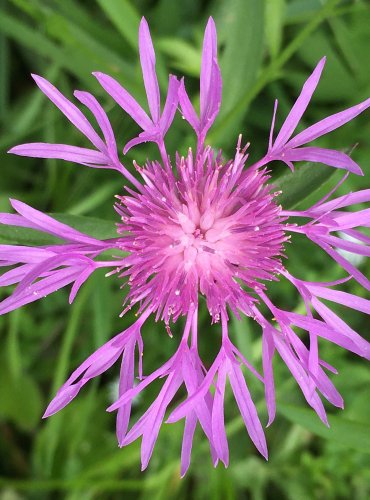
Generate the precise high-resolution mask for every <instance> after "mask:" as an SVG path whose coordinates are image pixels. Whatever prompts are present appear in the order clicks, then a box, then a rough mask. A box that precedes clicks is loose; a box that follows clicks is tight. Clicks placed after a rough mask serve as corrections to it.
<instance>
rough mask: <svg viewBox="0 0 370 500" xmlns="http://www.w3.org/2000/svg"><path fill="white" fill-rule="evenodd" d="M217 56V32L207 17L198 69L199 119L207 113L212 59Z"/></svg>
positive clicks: (210, 88) (212, 22) (210, 89)
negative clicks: (199, 67)
mask: <svg viewBox="0 0 370 500" xmlns="http://www.w3.org/2000/svg"><path fill="white" fill-rule="evenodd" d="M215 58H217V32H216V26H215V22H214V20H213V19H212V17H210V18H209V20H208V23H207V26H206V29H205V32H204V39H203V51H202V64H201V69H200V116H201V121H202V120H203V118H204V117H205V116H206V115H207V114H208V110H209V105H210V94H211V93H212V86H211V82H212V71H213V69H214V66H213V61H214V59H215Z"/></svg>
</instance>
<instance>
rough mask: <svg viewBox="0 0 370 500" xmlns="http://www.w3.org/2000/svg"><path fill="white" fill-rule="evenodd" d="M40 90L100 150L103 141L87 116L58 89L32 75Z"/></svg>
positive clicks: (43, 79)
mask: <svg viewBox="0 0 370 500" xmlns="http://www.w3.org/2000/svg"><path fill="white" fill-rule="evenodd" d="M32 78H33V79H34V80H35V82H36V84H37V85H38V87H39V88H40V90H41V91H42V92H43V93H44V94H45V95H46V96H47V97H48V98H49V99H50V100H51V101H52V102H53V103H54V104H55V105H56V106H57V107H58V108H59V109H60V110H61V111H62V113H64V114H65V116H66V117H67V118H68V120H70V121H71V122H72V123H73V125H74V126H75V127H76V128H78V130H80V131H81V132H82V133H83V134H84V135H85V136H86V137H87V138H88V139H89V140H90V141H91V142H92V143H93V144H94V146H95V147H96V148H97V149H99V150H101V149H104V142H103V141H102V140H101V138H100V137H99V136H98V134H97V133H96V132H95V130H94V129H93V127H92V126H91V125H90V123H89V121H88V120H87V118H86V117H85V116H84V115H83V114H82V113H81V111H80V110H79V109H78V108H77V107H76V106H75V105H74V104H72V103H71V102H70V101H69V100H68V99H67V98H66V97H64V95H63V94H62V93H61V92H59V90H58V89H57V88H56V87H54V85H52V84H51V83H50V82H48V81H47V80H46V79H45V78H42V77H41V76H37V75H32Z"/></svg>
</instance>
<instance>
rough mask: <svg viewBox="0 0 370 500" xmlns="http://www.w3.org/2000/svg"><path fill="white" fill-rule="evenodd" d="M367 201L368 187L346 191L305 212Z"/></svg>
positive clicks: (319, 211) (318, 211) (317, 211)
mask: <svg viewBox="0 0 370 500" xmlns="http://www.w3.org/2000/svg"><path fill="white" fill-rule="evenodd" d="M368 201H370V189H362V190H360V191H356V192H355V193H348V194H345V195H343V196H340V197H339V198H334V199H333V200H330V201H327V202H325V203H322V204H320V205H317V206H314V207H313V208H310V209H309V210H307V212H308V213H317V214H322V213H325V212H331V211H332V210H337V209H339V208H343V207H348V206H350V205H355V204H356V203H366V202H368Z"/></svg>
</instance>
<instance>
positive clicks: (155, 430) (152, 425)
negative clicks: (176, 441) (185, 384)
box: [141, 372, 182, 470]
mask: <svg viewBox="0 0 370 500" xmlns="http://www.w3.org/2000/svg"><path fill="white" fill-rule="evenodd" d="M181 384H182V378H181V376H180V374H179V373H176V372H173V373H172V374H170V375H169V377H168V379H167V380H166V382H165V385H164V386H163V387H162V390H161V392H160V393H159V395H158V397H157V399H156V401H155V406H153V410H152V412H151V414H150V416H149V418H148V421H147V425H146V426H145V428H144V432H143V440H142V443H141V470H144V469H146V468H147V466H148V463H149V460H150V458H151V456H152V453H153V449H154V445H155V443H156V441H157V438H158V434H159V430H160V427H161V424H162V422H163V419H164V415H165V412H166V409H167V406H168V405H169V404H170V402H171V401H172V399H173V398H174V396H175V394H176V392H177V391H178V389H179V387H180V386H181Z"/></svg>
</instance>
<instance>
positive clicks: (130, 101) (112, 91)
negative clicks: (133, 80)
mask: <svg viewBox="0 0 370 500" xmlns="http://www.w3.org/2000/svg"><path fill="white" fill-rule="evenodd" d="M93 75H94V76H95V77H96V78H97V80H98V82H99V83H100V85H101V86H102V87H103V89H104V90H105V91H106V92H107V93H108V94H109V95H110V96H111V97H112V98H113V99H114V100H115V101H116V103H117V104H119V105H120V106H121V108H122V109H123V110H124V111H126V113H128V114H129V115H130V116H131V118H132V119H133V120H135V122H136V123H137V124H138V125H140V127H141V128H142V129H143V130H146V129H150V128H151V127H153V123H152V121H151V119H150V118H149V116H148V115H147V114H146V113H145V111H144V110H143V108H142V107H141V106H140V104H138V102H137V101H136V100H135V99H134V98H133V97H132V95H131V94H129V92H127V90H126V89H124V88H123V87H122V85H120V84H119V83H118V82H117V80H115V79H114V78H112V77H111V76H109V75H105V74H104V73H99V72H97V73H93Z"/></svg>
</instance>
